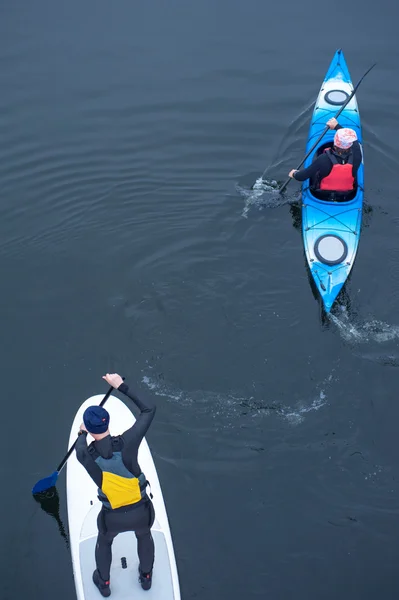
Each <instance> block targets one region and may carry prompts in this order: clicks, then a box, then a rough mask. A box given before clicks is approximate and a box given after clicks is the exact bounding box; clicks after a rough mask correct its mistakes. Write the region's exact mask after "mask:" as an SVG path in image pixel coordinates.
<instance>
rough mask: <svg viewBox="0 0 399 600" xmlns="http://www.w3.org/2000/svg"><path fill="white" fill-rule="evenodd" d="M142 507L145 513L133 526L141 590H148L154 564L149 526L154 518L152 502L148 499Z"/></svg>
mask: <svg viewBox="0 0 399 600" xmlns="http://www.w3.org/2000/svg"><path fill="white" fill-rule="evenodd" d="M143 508H144V509H145V513H144V514H143V516H142V518H141V519H140V520H141V522H142V526H141V527H140V526H139V524H138V525H137V526H136V528H135V534H136V538H137V554H138V556H139V581H140V583H141V587H142V588H143V590H149V589H150V588H151V583H152V568H153V566H154V554H155V547H154V540H153V538H152V535H151V527H152V526H153V524H154V520H155V511H154V506H153V504H152V502H151V501H150V500H149V501H148V503H146V504H145V505H144V506H143Z"/></svg>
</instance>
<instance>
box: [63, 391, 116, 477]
mask: <svg viewBox="0 0 399 600" xmlns="http://www.w3.org/2000/svg"><path fill="white" fill-rule="evenodd" d="M113 390H114V388H113V387H112V386H111V387H110V388H109V390H108V392H107V393H106V394H105V396H104V398H103V399H102V400H101V402H100V406H104V404H105V403H106V401H107V400H108V398H109V397H110V395H111V394H112V392H113ZM77 441H78V438H76V440H75V442H74V443H73V444H72V446H71V447H70V448H69V450H68V452H67V453H66V454H65V456H64V458H63V459H62V461H61V462H60V464H59V465H58V467H57V472H58V473H59V472H60V471H61V469H62V467H63V466H64V465H65V463H66V461H67V460H68V458H69V457H70V456H71V454H72V452H73V451H74V450H75V446H76V442H77Z"/></svg>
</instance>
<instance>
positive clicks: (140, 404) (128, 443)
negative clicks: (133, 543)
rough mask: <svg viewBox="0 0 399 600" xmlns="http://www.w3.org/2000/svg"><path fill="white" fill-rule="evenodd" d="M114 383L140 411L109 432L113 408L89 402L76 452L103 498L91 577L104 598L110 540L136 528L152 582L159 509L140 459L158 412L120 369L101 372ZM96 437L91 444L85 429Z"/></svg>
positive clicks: (142, 575)
mask: <svg viewBox="0 0 399 600" xmlns="http://www.w3.org/2000/svg"><path fill="white" fill-rule="evenodd" d="M103 379H105V381H107V382H108V383H109V384H110V385H111V386H112V387H113V388H115V389H117V390H119V391H120V392H122V394H124V395H125V396H127V397H128V398H130V399H131V400H132V401H133V402H134V404H135V405H136V406H137V408H139V410H140V414H139V416H138V417H137V420H136V422H135V423H134V425H133V426H132V427H130V429H127V430H126V431H125V432H124V433H123V434H122V435H119V436H111V435H110V432H109V413H108V412H107V411H106V410H105V408H103V407H101V406H89V407H88V408H87V409H86V410H85V412H84V414H83V423H82V425H81V427H80V431H79V434H78V441H77V443H76V447H75V449H76V457H77V459H78V461H79V462H80V463H81V464H82V465H83V466H84V468H85V469H86V471H87V472H88V474H89V475H90V477H91V478H92V479H93V481H94V482H95V484H96V485H97V487H98V498H99V500H101V502H102V507H101V511H100V513H99V515H98V519H97V527H98V537H97V543H96V549H95V559H96V566H97V568H96V570H95V571H94V573H93V582H94V584H95V585H96V586H97V588H98V589H99V591H100V593H101V595H102V596H104V597H108V596H110V594H111V590H110V567H111V561H112V552H111V547H112V542H113V540H114V538H115V537H116V536H117V535H118V533H122V532H124V531H134V532H135V534H136V538H137V552H138V556H139V581H140V583H141V587H142V588H143V589H144V590H149V589H150V588H151V583H152V569H153V564H154V541H153V538H152V535H151V527H152V525H153V523H154V519H155V511H154V507H153V504H152V502H151V499H150V498H149V497H148V495H147V493H146V488H147V485H148V482H147V480H146V477H145V474H144V473H142V471H141V469H140V466H139V464H138V460H137V454H138V449H139V446H140V443H141V441H142V439H143V437H144V436H145V434H146V433H147V430H148V428H149V426H150V425H151V422H152V420H153V418H154V415H155V410H156V408H155V406H154V405H153V404H151V403H149V402H147V401H146V402H144V401H143V400H142V399H140V398H138V397H137V396H136V395H135V394H134V393H133V392H131V391H130V390H129V387H128V386H127V385H126V383H124V382H123V379H122V377H121V376H120V375H118V374H117V373H112V374H110V373H107V374H106V375H104V376H103ZM88 433H89V434H90V435H91V436H92V437H93V438H94V441H93V442H91V444H89V445H87V439H86V438H87V434H88Z"/></svg>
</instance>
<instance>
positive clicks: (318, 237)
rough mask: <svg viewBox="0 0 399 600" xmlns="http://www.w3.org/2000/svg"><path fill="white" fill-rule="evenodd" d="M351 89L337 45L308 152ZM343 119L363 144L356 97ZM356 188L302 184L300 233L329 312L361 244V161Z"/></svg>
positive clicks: (324, 144)
mask: <svg viewBox="0 0 399 600" xmlns="http://www.w3.org/2000/svg"><path fill="white" fill-rule="evenodd" d="M352 91H353V85H352V81H351V77H350V75H349V71H348V67H347V65H346V62H345V58H344V55H343V52H342V50H338V51H337V52H336V53H335V56H334V58H333V60H332V62H331V65H330V67H329V69H328V71H327V75H326V77H325V79H324V81H323V85H322V86H321V89H320V92H319V95H318V97H317V100H316V105H315V108H314V111H313V116H312V121H311V124H310V128H309V137H308V142H307V146H306V152H308V151H309V150H310V149H311V148H312V146H313V144H314V143H315V142H316V140H317V138H318V137H319V136H320V135H321V134H322V132H323V130H324V129H325V127H326V123H327V121H328V120H329V119H331V118H332V117H334V116H335V115H336V114H337V112H338V110H339V109H340V106H342V105H343V104H344V103H345V101H346V100H347V99H348V97H349V96H350V94H351V92H352ZM338 121H339V124H340V125H342V126H343V127H350V128H351V129H354V130H355V131H356V134H357V137H358V140H359V142H360V143H362V130H361V124H360V115H359V111H358V108H357V101H356V96H353V98H352V99H351V101H350V102H349V103H348V105H347V106H346V107H345V109H344V110H343V111H342V113H341V115H340V117H339V119H338ZM334 134H335V132H334V131H332V130H329V131H328V132H327V133H326V134H325V136H324V137H323V138H322V139H321V141H320V143H319V144H318V145H317V147H316V148H315V149H314V151H313V152H312V153H311V154H310V156H309V157H308V158H307V160H306V161H305V163H304V167H308V166H309V165H310V164H311V163H312V161H313V160H314V159H315V158H317V156H319V155H320V153H322V152H323V151H324V149H326V148H328V147H331V146H332V143H333V139H334ZM356 179H357V180H356V182H355V189H354V190H353V192H350V193H347V194H342V193H341V194H339V193H334V192H325V191H324V192H320V191H315V190H311V189H310V188H309V181H305V182H304V183H303V184H302V236H303V244H304V249H305V254H306V259H307V262H308V265H309V269H310V273H311V275H312V278H313V280H314V284H315V286H316V288H317V290H318V292H319V294H320V296H321V299H322V301H323V306H324V309H325V311H326V312H327V313H329V312H330V310H331V307H332V305H333V304H334V301H335V300H336V298H337V296H338V294H339V292H340V291H341V289H342V287H343V285H344V283H345V281H346V279H347V278H348V276H349V273H350V271H351V269H352V267H353V263H354V261H355V258H356V252H357V248H358V245H359V237H360V228H361V222H362V209H363V193H364V190H363V181H364V166H363V162H362V164H361V165H360V167H359V170H358V172H357V178H356Z"/></svg>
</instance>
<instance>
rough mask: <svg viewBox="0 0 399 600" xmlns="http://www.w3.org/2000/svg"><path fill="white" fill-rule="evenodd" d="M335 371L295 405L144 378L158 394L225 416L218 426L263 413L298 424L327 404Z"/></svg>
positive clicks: (210, 414)
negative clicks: (185, 388)
mask: <svg viewBox="0 0 399 600" xmlns="http://www.w3.org/2000/svg"><path fill="white" fill-rule="evenodd" d="M335 379H336V378H335V377H334V371H332V372H331V373H330V374H329V375H328V377H327V378H326V379H324V380H323V381H322V382H321V383H320V384H318V385H317V388H316V392H315V394H314V395H313V396H311V397H310V399H308V400H306V401H302V400H301V401H298V402H297V403H296V404H295V405H293V406H285V405H283V404H281V402H273V400H265V401H262V400H261V401H259V400H256V399H255V398H254V397H253V396H250V397H240V396H235V395H233V394H220V393H217V392H208V391H203V390H199V391H192V392H184V391H183V390H173V389H172V388H170V387H169V386H168V385H166V384H165V383H163V382H160V381H158V380H156V379H154V378H152V377H150V376H148V375H144V376H143V377H142V382H143V383H144V384H145V385H146V386H147V387H148V389H150V390H151V391H152V393H153V394H155V395H156V396H162V397H164V398H168V399H169V400H171V401H173V402H176V403H178V404H180V405H183V406H189V405H192V404H195V405H196V409H197V410H198V409H202V411H203V412H204V413H206V414H208V415H209V416H210V417H212V418H213V419H216V418H218V417H220V416H223V417H225V418H226V421H225V423H224V424H223V425H220V424H219V425H218V428H227V427H231V426H232V423H231V422H230V420H229V419H231V418H232V417H233V416H243V415H245V416H249V417H251V418H256V417H260V416H271V415H272V414H275V415H277V416H278V417H280V418H283V419H285V420H287V421H288V422H289V423H290V424H291V425H299V424H300V423H302V422H303V420H304V419H305V416H306V415H307V414H309V413H311V412H313V411H318V410H320V408H322V407H323V406H325V405H326V404H327V391H328V388H329V386H330V385H331V383H332V382H333V381H334V380H335Z"/></svg>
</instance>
